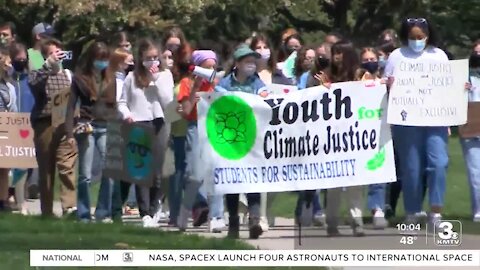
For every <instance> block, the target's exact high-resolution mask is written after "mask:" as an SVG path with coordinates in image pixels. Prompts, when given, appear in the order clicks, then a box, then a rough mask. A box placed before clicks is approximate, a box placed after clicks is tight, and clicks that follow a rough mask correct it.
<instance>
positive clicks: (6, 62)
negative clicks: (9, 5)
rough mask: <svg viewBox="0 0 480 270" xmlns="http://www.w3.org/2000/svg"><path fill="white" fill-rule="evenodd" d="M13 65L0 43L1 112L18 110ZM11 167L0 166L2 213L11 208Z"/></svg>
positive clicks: (5, 49)
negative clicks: (11, 80)
mask: <svg viewBox="0 0 480 270" xmlns="http://www.w3.org/2000/svg"><path fill="white" fill-rule="evenodd" d="M11 68H12V66H11V63H10V57H9V55H8V50H7V48H5V47H4V46H3V45H0V112H16V111H17V108H16V104H17V102H16V94H15V88H14V86H13V85H12V84H11V83H10V78H9V70H11ZM9 172H10V169H9V168H0V213H1V212H2V211H9V210H11V207H10V205H9V204H8V197H9V188H8V182H9V179H8V178H9V176H8V174H9Z"/></svg>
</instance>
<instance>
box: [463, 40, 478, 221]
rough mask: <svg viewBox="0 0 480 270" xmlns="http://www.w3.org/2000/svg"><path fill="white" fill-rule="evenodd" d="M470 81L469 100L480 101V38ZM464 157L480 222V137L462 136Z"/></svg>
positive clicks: (470, 60)
mask: <svg viewBox="0 0 480 270" xmlns="http://www.w3.org/2000/svg"><path fill="white" fill-rule="evenodd" d="M469 66H470V83H471V84H472V87H471V91H470V93H469V98H468V100H469V102H479V101H480V40H478V41H477V42H475V44H474V45H473V51H472V54H471V55H470V59H469ZM460 143H461V145H462V150H463V157H464V159H465V163H466V167H467V176H468V183H469V184H470V198H471V203H472V215H473V221H474V222H480V177H479V174H478V172H479V170H480V137H478V136H476V137H461V138H460Z"/></svg>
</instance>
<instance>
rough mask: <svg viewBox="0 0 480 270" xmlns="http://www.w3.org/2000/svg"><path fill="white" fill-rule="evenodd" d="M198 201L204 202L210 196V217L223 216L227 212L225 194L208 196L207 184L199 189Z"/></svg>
mask: <svg viewBox="0 0 480 270" xmlns="http://www.w3.org/2000/svg"><path fill="white" fill-rule="evenodd" d="M198 194H199V195H197V202H200V203H202V202H203V201H204V200H205V199H204V198H208V208H209V210H210V212H209V215H210V218H223V217H224V215H223V213H224V212H225V205H224V203H223V195H210V196H207V193H206V191H205V186H204V185H201V186H200V190H199V191H198Z"/></svg>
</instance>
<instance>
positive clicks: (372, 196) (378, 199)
mask: <svg viewBox="0 0 480 270" xmlns="http://www.w3.org/2000/svg"><path fill="white" fill-rule="evenodd" d="M386 186H387V184H372V185H369V186H368V197H367V205H368V209H370V210H376V209H382V210H383V208H385V189H386Z"/></svg>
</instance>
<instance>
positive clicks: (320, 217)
mask: <svg viewBox="0 0 480 270" xmlns="http://www.w3.org/2000/svg"><path fill="white" fill-rule="evenodd" d="M326 220H327V217H326V216H325V213H323V211H319V212H317V213H316V214H315V215H313V225H315V226H318V227H323V226H325V224H326Z"/></svg>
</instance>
